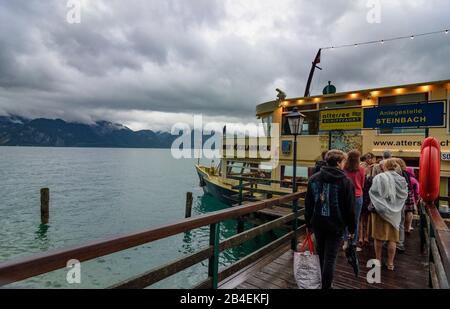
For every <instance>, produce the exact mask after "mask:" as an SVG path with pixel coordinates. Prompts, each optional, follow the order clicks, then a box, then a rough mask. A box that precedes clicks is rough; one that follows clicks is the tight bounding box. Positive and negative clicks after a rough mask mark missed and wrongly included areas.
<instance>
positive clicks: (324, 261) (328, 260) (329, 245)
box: [314, 229, 343, 289]
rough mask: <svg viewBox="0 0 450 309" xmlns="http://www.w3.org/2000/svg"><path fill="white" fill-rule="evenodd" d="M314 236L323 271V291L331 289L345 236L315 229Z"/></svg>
mask: <svg viewBox="0 0 450 309" xmlns="http://www.w3.org/2000/svg"><path fill="white" fill-rule="evenodd" d="M314 236H315V237H316V247H317V248H316V249H317V254H318V255H319V258H320V269H321V271H322V289H331V284H332V283H333V277H334V271H335V269H336V258H337V254H338V250H339V247H340V245H341V242H342V238H343V235H342V233H340V234H336V233H329V232H323V231H320V230H317V229H314Z"/></svg>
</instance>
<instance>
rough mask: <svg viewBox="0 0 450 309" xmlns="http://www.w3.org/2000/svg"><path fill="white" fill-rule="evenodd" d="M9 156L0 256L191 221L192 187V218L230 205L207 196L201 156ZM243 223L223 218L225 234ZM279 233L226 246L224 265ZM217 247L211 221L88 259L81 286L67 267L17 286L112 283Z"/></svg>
mask: <svg viewBox="0 0 450 309" xmlns="http://www.w3.org/2000/svg"><path fill="white" fill-rule="evenodd" d="M0 157H1V158H2V160H0V180H1V185H0V194H1V197H2V202H1V203H0V213H1V216H0V235H1V241H0V262H1V261H6V260H12V259H17V258H19V257H24V256H29V255H31V254H34V253H39V252H45V251H48V250H54V249H58V248H65V247H69V246H73V245H81V244H84V243H87V242H91V241H94V240H98V239H104V238H106V237H110V236H114V235H121V234H124V233H131V232H135V231H139V230H142V229H148V228H150V227H153V226H159V225H163V224H169V223H171V222H175V221H178V220H180V219H182V218H184V205H185V197H186V192H193V196H194V204H193V216H194V215H200V214H205V213H210V212H212V211H217V210H222V209H226V208H227V207H228V206H227V205H225V204H222V203H221V202H220V201H218V200H216V199H214V198H213V197H212V196H207V195H203V192H202V190H201V188H199V186H198V177H197V175H196V171H195V168H194V165H195V163H196V162H195V160H174V159H173V158H172V157H171V156H170V150H158V149H76V148H73V149H72V148H71V149H69V148H27V147H7V148H2V147H0ZM42 187H49V188H51V194H52V196H51V203H50V209H51V212H52V217H51V223H50V224H49V225H40V214H39V190H40V188H42ZM245 228H246V229H250V228H252V225H251V224H248V223H247V224H246V225H245ZM236 230H237V222H236V220H227V221H225V222H222V223H221V224H220V239H221V240H224V239H226V238H229V237H231V236H233V235H235V233H236ZM281 233H283V231H276V233H275V235H280V234H281ZM275 235H274V234H267V235H263V236H261V237H257V238H256V239H255V240H251V241H248V242H246V243H244V244H243V245H240V246H238V247H236V248H232V249H229V250H226V251H225V252H222V253H221V254H220V265H221V268H224V267H226V266H228V265H230V264H231V263H233V262H234V261H236V260H238V259H240V258H242V257H243V256H245V255H247V254H249V253H251V252H253V251H254V250H256V249H258V248H260V247H261V246H263V245H265V244H267V243H268V242H269V241H270V240H271V239H273V237H274V236H275ZM208 246H209V226H204V227H201V228H198V229H194V230H192V231H189V232H186V233H183V234H180V235H176V236H173V237H169V238H167V239H164V240H160V241H156V242H152V243H149V244H145V245H143V246H139V247H136V248H132V249H129V250H126V251H123V252H120V253H116V254H112V255H108V256H104V257H101V258H98V259H95V260H93V261H88V262H84V263H82V284H80V285H69V284H68V283H67V282H66V270H65V269H62V270H58V271H55V272H52V273H49V274H45V275H41V276H37V277H34V278H31V279H29V280H26V281H23V282H19V283H16V284H15V285H13V287H26V288H42V287H48V288H100V287H108V286H110V285H112V284H115V283H118V282H120V281H122V280H125V279H128V278H130V277H133V276H135V275H137V274H141V273H143V272H147V271H149V270H150V269H153V268H155V267H158V266H161V265H164V264H166V263H169V262H171V261H174V260H176V259H179V258H181V257H182V256H184V255H187V254H192V253H195V252H197V251H199V250H202V249H204V248H207V247H208ZM206 276H207V261H203V262H202V263H199V264H198V265H195V266H194V267H192V268H190V269H188V270H186V271H184V272H182V273H180V274H177V275H175V276H172V277H170V278H168V279H167V280H164V281H163V282H161V283H158V284H156V285H155V286H153V287H155V288H160V287H170V288H190V287H192V286H194V285H195V284H196V283H198V282H200V281H202V280H204V279H206Z"/></svg>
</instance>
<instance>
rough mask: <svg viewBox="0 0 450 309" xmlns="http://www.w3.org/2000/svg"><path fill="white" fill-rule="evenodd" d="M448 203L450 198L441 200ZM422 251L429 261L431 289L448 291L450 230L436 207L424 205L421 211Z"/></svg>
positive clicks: (449, 277) (449, 284)
mask: <svg viewBox="0 0 450 309" xmlns="http://www.w3.org/2000/svg"><path fill="white" fill-rule="evenodd" d="M440 200H442V201H447V200H448V198H445V197H442V198H440ZM419 210H420V211H419V214H420V223H421V224H420V225H421V240H422V241H421V244H422V250H423V251H424V252H426V254H427V259H428V261H429V274H430V277H429V279H430V287H432V288H434V289H448V288H449V286H450V281H449V279H450V230H449V228H448V226H447V224H446V223H445V222H444V220H443V219H442V217H441V214H440V213H439V211H438V209H437V208H436V205H434V204H429V205H425V204H424V203H422V204H421V205H420V209H419Z"/></svg>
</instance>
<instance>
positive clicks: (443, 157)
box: [441, 152, 450, 161]
mask: <svg viewBox="0 0 450 309" xmlns="http://www.w3.org/2000/svg"><path fill="white" fill-rule="evenodd" d="M441 160H442V161H450V153H448V152H447V153H445V152H443V153H441Z"/></svg>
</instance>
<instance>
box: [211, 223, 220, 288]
mask: <svg viewBox="0 0 450 309" xmlns="http://www.w3.org/2000/svg"><path fill="white" fill-rule="evenodd" d="M219 244H220V222H218V223H213V224H211V225H210V226H209V245H210V246H212V247H213V255H212V256H211V257H210V258H209V264H208V277H209V278H211V280H212V288H213V289H217V287H218V285H219V253H220V250H219V249H220V248H219Z"/></svg>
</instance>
